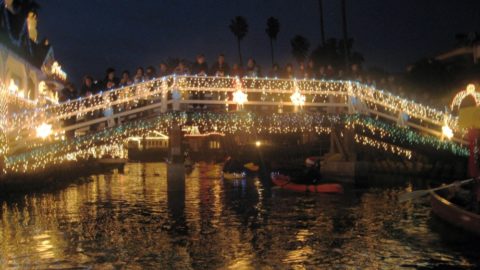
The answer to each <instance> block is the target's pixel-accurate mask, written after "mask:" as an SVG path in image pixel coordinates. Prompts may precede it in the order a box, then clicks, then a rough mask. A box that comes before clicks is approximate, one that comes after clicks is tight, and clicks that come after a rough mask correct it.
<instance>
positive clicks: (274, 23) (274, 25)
mask: <svg viewBox="0 0 480 270" xmlns="http://www.w3.org/2000/svg"><path fill="white" fill-rule="evenodd" d="M279 31H280V23H279V22H278V19H276V18H274V17H270V18H268V20H267V28H266V29H265V33H267V35H268V37H269V38H270V55H271V56H272V66H273V64H274V63H275V58H274V55H273V41H274V40H277V35H278V32H279Z"/></svg>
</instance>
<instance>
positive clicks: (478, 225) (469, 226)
mask: <svg viewBox="0 0 480 270" xmlns="http://www.w3.org/2000/svg"><path fill="white" fill-rule="evenodd" d="M430 204H431V205H432V212H433V213H434V214H435V215H437V216H438V217H439V218H441V219H443V220H444V221H446V222H448V223H450V224H452V225H454V226H456V227H459V228H462V229H464V230H466V231H468V232H471V233H474V234H476V235H479V236H480V215H478V214H475V213H473V212H470V211H467V210H465V209H463V208H461V207H460V206H458V205H456V204H454V203H452V202H450V201H448V200H447V199H445V198H443V197H441V196H440V195H438V194H437V193H436V192H434V191H432V192H431V193H430Z"/></svg>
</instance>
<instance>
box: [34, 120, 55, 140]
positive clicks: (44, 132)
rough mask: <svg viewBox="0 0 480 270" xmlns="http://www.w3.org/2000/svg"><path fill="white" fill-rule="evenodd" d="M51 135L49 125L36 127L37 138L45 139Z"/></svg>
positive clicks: (50, 126)
mask: <svg viewBox="0 0 480 270" xmlns="http://www.w3.org/2000/svg"><path fill="white" fill-rule="evenodd" d="M50 134H52V125H50V124H45V123H43V124H41V125H40V126H38V127H37V137H38V138H42V139H45V138H47V137H48V136H50Z"/></svg>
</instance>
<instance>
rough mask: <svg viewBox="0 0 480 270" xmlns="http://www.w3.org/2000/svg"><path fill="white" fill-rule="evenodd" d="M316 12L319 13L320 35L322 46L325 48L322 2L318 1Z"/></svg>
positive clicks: (321, 0)
mask: <svg viewBox="0 0 480 270" xmlns="http://www.w3.org/2000/svg"><path fill="white" fill-rule="evenodd" d="M318 11H319V12H320V33H321V35H322V36H321V37H322V46H325V25H324V23H323V0H318Z"/></svg>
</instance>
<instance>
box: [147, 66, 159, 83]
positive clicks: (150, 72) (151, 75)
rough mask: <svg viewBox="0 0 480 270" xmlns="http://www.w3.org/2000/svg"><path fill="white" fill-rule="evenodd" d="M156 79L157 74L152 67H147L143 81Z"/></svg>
mask: <svg viewBox="0 0 480 270" xmlns="http://www.w3.org/2000/svg"><path fill="white" fill-rule="evenodd" d="M156 77H157V72H156V71H155V68H154V67H153V66H149V67H147V71H146V72H145V80H153V79H155V78H156Z"/></svg>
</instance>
